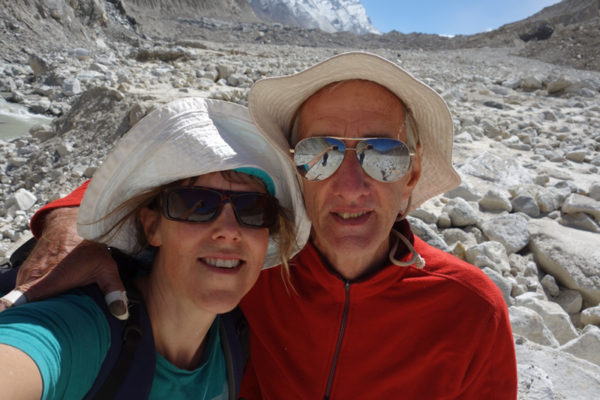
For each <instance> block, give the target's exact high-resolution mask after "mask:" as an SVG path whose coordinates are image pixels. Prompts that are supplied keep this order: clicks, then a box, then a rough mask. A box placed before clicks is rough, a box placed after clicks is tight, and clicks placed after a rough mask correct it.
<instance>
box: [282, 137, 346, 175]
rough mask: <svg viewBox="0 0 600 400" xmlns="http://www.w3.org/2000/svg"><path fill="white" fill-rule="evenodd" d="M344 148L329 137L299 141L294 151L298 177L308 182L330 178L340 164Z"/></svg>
mask: <svg viewBox="0 0 600 400" xmlns="http://www.w3.org/2000/svg"><path fill="white" fill-rule="evenodd" d="M345 152H346V146H345V145H344V142H342V141H340V140H338V139H333V138H329V137H321V138H319V137H314V138H308V139H304V140H301V141H300V142H299V143H298V144H297V145H296V148H295V150H294V162H295V163H296V168H298V172H299V173H300V175H302V176H303V177H305V178H306V179H308V180H310V181H320V180H323V179H326V178H328V177H330V176H331V175H332V174H333V173H334V172H335V171H336V170H337V169H338V167H339V166H340V165H341V164H342V161H343V160H344V154H345Z"/></svg>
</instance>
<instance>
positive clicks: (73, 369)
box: [0, 292, 111, 400]
mask: <svg viewBox="0 0 600 400" xmlns="http://www.w3.org/2000/svg"><path fill="white" fill-rule="evenodd" d="M110 342H111V332H110V327H109V324H108V321H107V319H106V316H105V314H104V312H103V311H102V309H101V308H100V307H99V306H98V305H97V304H96V302H95V301H94V300H93V299H92V298H91V297H89V296H87V295H85V294H83V293H81V292H74V293H69V294H66V295H63V296H60V297H56V298H52V299H48V300H45V301H41V302H37V303H31V304H25V305H22V306H19V307H15V308H10V309H8V310H6V311H3V312H2V313H0V346H2V347H1V349H2V351H0V398H2V399H4V398H7V399H13V398H17V399H21V398H22V399H25V398H27V399H28V398H35V399H36V400H39V399H40V398H42V399H78V398H79V399H80V398H83V396H85V394H86V393H87V392H88V391H89V389H90V388H91V387H92V384H93V383H94V381H95V380H96V377H97V376H98V372H99V371H100V368H101V365H102V363H103V361H104V358H105V357H106V353H107V351H108V349H109V347H110ZM32 371H33V373H32ZM32 377H33V378H34V379H33V380H30V379H32ZM36 382H37V384H36ZM8 390H10V393H11V396H8V395H5V393H8V392H7V391H8ZM29 390H32V392H29ZM33 390H35V392H33ZM12 393H14V394H15V396H12ZM31 395H37V397H31ZM18 396H21V397H18Z"/></svg>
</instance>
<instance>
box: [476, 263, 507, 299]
mask: <svg viewBox="0 0 600 400" xmlns="http://www.w3.org/2000/svg"><path fill="white" fill-rule="evenodd" d="M482 271H483V272H484V273H485V274H486V275H487V276H488V278H490V279H491V280H492V282H494V283H495V284H496V286H497V287H498V289H500V292H502V297H503V298H504V302H505V303H506V305H507V306H510V305H511V304H512V299H511V297H510V295H511V292H512V287H513V285H512V283H511V282H510V280H509V279H507V278H505V277H503V276H502V275H500V274H499V273H498V272H497V271H495V270H493V269H492V268H489V267H484V268H483V269H482Z"/></svg>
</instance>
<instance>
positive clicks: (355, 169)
mask: <svg viewBox="0 0 600 400" xmlns="http://www.w3.org/2000/svg"><path fill="white" fill-rule="evenodd" d="M331 179H333V180H334V181H333V190H334V192H335V194H336V195H338V196H342V197H344V198H345V199H347V200H350V201H352V200H355V199H358V198H359V197H360V196H362V195H364V194H366V193H367V192H368V190H369V177H368V176H367V174H366V173H365V172H364V171H363V169H362V167H361V165H360V162H359V161H358V159H357V158H356V152H355V151H353V150H350V151H346V154H345V156H344V160H343V161H342V164H341V165H340V167H339V168H338V170H337V171H335V173H334V174H333V176H332V177H331Z"/></svg>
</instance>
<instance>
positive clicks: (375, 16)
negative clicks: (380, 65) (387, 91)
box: [360, 0, 560, 35]
mask: <svg viewBox="0 0 600 400" xmlns="http://www.w3.org/2000/svg"><path fill="white" fill-rule="evenodd" d="M360 2H361V3H362V5H363V6H364V7H365V9H366V10H367V15H368V16H369V18H371V23H372V24H373V25H374V26H375V28H377V29H378V30H379V31H380V32H381V33H387V32H389V31H391V30H396V31H398V32H401V33H412V32H420V33H435V34H438V35H471V34H474V33H479V32H485V31H488V30H492V29H496V28H499V27H500V26H502V25H504V24H508V23H510V22H516V21H519V20H521V19H524V18H527V17H529V16H531V15H533V14H535V13H537V12H538V11H541V10H542V9H543V8H544V7H548V6H550V5H552V4H556V3H559V2H560V1H559V0H445V1H444V0H410V1H408V0H360Z"/></svg>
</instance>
